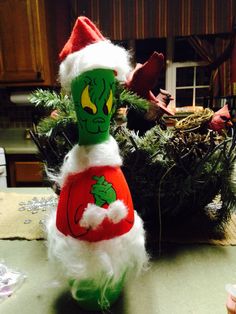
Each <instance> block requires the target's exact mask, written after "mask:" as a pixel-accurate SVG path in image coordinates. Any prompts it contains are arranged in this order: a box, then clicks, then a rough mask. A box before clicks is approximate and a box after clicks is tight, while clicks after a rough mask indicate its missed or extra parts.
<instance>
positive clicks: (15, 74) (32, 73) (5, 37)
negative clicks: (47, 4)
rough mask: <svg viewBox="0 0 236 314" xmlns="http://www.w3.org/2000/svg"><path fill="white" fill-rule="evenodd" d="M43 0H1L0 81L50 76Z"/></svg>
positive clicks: (30, 80) (37, 78) (39, 80)
mask: <svg viewBox="0 0 236 314" xmlns="http://www.w3.org/2000/svg"><path fill="white" fill-rule="evenodd" d="M43 5H44V1H43V0H0V82H6V83H7V82H10V83H12V82H45V80H48V77H49V75H50V69H49V56H48V54H47V51H48V49H47V48H48V47H47V38H46V25H45V24H46V20H45V12H44V7H43Z"/></svg>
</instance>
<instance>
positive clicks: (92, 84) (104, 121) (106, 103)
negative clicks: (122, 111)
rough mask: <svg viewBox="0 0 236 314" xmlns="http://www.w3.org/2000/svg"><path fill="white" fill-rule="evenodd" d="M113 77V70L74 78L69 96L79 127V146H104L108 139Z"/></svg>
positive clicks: (97, 71) (86, 73)
mask: <svg viewBox="0 0 236 314" xmlns="http://www.w3.org/2000/svg"><path fill="white" fill-rule="evenodd" d="M114 82H115V75H114V72H113V70H107V69H96V70H91V71H88V72H85V73H82V74H81V75H79V76H77V77H76V78H75V79H74V80H73V81H72V83H71V92H72V97H73V101H74V105H75V111H76V115H77V119H78V127H79V144H80V145H91V144H98V143H101V142H104V141H106V140H107V139H108V137H109V129H110V120H111V116H112V107H113V95H114V86H115V84H114Z"/></svg>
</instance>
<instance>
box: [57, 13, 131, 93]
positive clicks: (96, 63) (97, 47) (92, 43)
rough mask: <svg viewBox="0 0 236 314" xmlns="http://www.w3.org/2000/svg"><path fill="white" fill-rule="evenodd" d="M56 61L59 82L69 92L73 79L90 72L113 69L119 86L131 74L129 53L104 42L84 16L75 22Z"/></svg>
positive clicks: (98, 32)
mask: <svg viewBox="0 0 236 314" xmlns="http://www.w3.org/2000/svg"><path fill="white" fill-rule="evenodd" d="M59 57H60V60H61V64H60V68H59V80H60V83H61V86H62V87H63V88H64V89H66V90H68V91H69V90H70V84H71V81H72V80H73V79H74V78H75V77H77V76H78V75H80V74H82V73H83V72H86V71H89V70H92V69H98V68H100V69H112V70H114V71H115V73H116V75H117V79H118V80H119V81H121V82H125V81H126V79H127V75H128V73H129V72H130V62H129V59H130V58H129V54H128V52H127V51H126V50H125V49H124V48H122V47H119V46H117V45H114V44H112V43H111V42H110V40H108V39H106V38H104V37H103V35H102V34H101V33H100V31H99V30H98V29H97V27H96V26H95V25H94V24H93V23H92V22H91V21H90V20H89V19H88V18H87V17H84V16H80V17H78V19H77V20H76V23H75V25H74V28H73V30H72V33H71V36H70V38H69V40H68V41H67V43H66V44H65V46H64V48H63V49H62V51H61V53H60V54H59Z"/></svg>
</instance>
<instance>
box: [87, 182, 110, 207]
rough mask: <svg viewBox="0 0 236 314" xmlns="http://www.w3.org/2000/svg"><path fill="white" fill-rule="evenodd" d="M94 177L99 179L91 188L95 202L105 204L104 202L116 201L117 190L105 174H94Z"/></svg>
mask: <svg viewBox="0 0 236 314" xmlns="http://www.w3.org/2000/svg"><path fill="white" fill-rule="evenodd" d="M93 179H94V180H96V181H97V182H96V183H95V184H94V185H93V186H92V189H91V193H92V194H93V196H94V199H95V204H96V205H97V206H103V205H104V204H111V203H112V202H114V201H115V200H116V191H115V190H114V188H113V186H112V184H111V183H109V182H107V181H106V179H105V177H104V176H100V177H98V176H94V177H93Z"/></svg>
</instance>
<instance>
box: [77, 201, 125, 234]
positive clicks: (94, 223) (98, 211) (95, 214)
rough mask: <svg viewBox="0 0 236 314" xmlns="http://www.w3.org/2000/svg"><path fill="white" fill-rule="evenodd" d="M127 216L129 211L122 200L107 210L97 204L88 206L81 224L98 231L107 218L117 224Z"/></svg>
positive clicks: (112, 204)
mask: <svg viewBox="0 0 236 314" xmlns="http://www.w3.org/2000/svg"><path fill="white" fill-rule="evenodd" d="M127 214H128V209H127V207H126V206H125V204H124V203H123V202H122V201H120V200H116V201H115V202H113V203H111V204H110V205H109V206H108V208H107V209H105V208H102V207H99V206H97V205H95V204H88V206H87V207H86V208H85V211H84V213H83V215H82V218H81V220H80V222H79V224H80V226H81V227H84V228H91V229H97V228H98V227H99V226H100V225H101V224H102V222H103V220H104V219H105V218H109V219H110V220H111V221H112V222H113V223H115V224H117V223H118V222H120V221H121V220H122V219H124V218H125V217H126V216H127Z"/></svg>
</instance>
